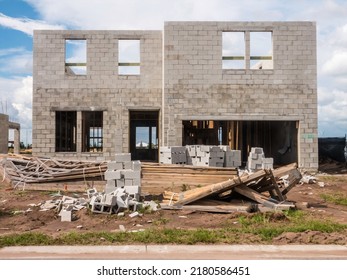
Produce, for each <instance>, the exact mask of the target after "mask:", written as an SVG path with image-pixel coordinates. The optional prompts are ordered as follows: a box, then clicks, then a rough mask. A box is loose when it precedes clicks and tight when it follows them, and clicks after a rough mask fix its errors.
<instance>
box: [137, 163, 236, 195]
mask: <svg viewBox="0 0 347 280" xmlns="http://www.w3.org/2000/svg"><path fill="white" fill-rule="evenodd" d="M141 170H142V178H141V185H142V188H143V190H144V191H145V192H148V193H151V194H161V193H162V192H163V191H164V190H170V191H173V192H178V191H181V190H182V188H183V187H184V186H185V187H186V188H194V187H199V186H205V185H209V184H213V183H214V182H222V181H226V180H229V179H232V178H233V177H234V176H237V175H238V169H237V168H233V167H230V168H226V167H198V166H191V165H175V164H157V163H142V168H141Z"/></svg>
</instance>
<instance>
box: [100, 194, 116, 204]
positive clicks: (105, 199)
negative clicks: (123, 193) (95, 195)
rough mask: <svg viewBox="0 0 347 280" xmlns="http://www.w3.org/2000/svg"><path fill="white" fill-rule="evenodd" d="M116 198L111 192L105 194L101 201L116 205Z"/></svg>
mask: <svg viewBox="0 0 347 280" xmlns="http://www.w3.org/2000/svg"><path fill="white" fill-rule="evenodd" d="M116 202H117V198H116V196H114V195H112V194H105V195H104V196H103V199H102V203H103V204H105V205H109V206H114V205H116Z"/></svg>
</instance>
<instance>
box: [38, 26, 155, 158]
mask: <svg viewBox="0 0 347 280" xmlns="http://www.w3.org/2000/svg"><path fill="white" fill-rule="evenodd" d="M66 39H86V41H87V43H86V45H87V73H86V75H77V76H76V75H75V76H74V75H68V74H66V73H65V40H66ZM118 39H139V40H140V57H141V58H140V59H141V62H140V75H118ZM33 68H34V69H33V78H34V85H33V153H34V155H36V156H55V157H67V158H76V157H77V158H79V159H85V160H93V159H94V160H112V159H113V155H114V154H115V153H125V152H129V145H128V143H129V110H148V109H151V110H153V108H154V109H157V110H159V109H160V107H161V104H162V95H161V91H162V32H161V31H76V30H59V31H56V30H35V32H34V67H33ZM93 110H94V111H103V151H102V152H99V153H83V152H82V151H81V144H80V143H81V137H82V136H81V127H82V119H81V118H82V117H81V116H82V113H81V112H82V111H93ZM56 111H77V143H76V144H77V151H76V152H72V153H61V152H60V153H56V152H55V125H54V124H55V112H56Z"/></svg>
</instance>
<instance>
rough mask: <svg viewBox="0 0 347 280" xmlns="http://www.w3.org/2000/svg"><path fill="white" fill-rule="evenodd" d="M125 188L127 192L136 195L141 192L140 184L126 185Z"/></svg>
mask: <svg viewBox="0 0 347 280" xmlns="http://www.w3.org/2000/svg"><path fill="white" fill-rule="evenodd" d="M124 190H125V192H126V193H128V194H131V195H135V194H140V193H141V188H140V187H139V186H134V185H133V186H125V187H124Z"/></svg>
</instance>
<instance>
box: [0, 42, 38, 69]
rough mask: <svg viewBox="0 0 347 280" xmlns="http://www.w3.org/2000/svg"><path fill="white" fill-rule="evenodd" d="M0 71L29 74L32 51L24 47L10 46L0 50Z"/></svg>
mask: <svg viewBox="0 0 347 280" xmlns="http://www.w3.org/2000/svg"><path fill="white" fill-rule="evenodd" d="M0 57H1V60H0V73H1V72H3V73H5V74H6V75H8V74H13V73H14V74H15V75H18V74H31V73H32V67H33V55H32V52H30V51H27V50H25V49H24V48H11V49H3V50H0Z"/></svg>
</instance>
